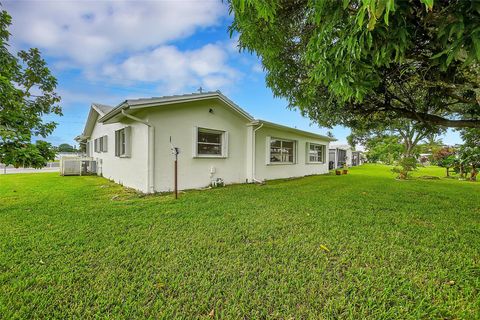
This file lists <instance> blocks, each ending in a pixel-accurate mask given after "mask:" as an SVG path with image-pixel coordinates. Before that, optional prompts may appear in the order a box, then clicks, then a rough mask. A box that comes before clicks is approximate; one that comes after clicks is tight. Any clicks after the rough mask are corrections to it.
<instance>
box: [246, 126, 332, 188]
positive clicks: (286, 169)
mask: <svg viewBox="0 0 480 320" xmlns="http://www.w3.org/2000/svg"><path fill="white" fill-rule="evenodd" d="M267 137H272V138H280V139H281V138H283V139H288V140H295V141H296V142H297V143H296V145H297V157H296V160H297V161H296V163H294V164H273V163H272V164H267V155H269V150H270V146H269V145H267ZM307 142H310V143H318V144H323V145H325V146H326V152H327V154H326V161H325V163H307V161H306V160H307V150H306V145H307ZM328 147H329V142H328V141H325V140H320V139H317V138H311V137H307V136H303V135H300V134H296V133H292V132H288V131H283V130H279V129H276V128H269V127H265V126H264V127H262V128H261V129H259V130H258V131H257V132H256V134H255V178H256V179H257V180H270V179H281V178H288V177H302V176H306V175H313V174H324V173H328Z"/></svg>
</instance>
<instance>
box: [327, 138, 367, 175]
mask: <svg viewBox="0 0 480 320" xmlns="http://www.w3.org/2000/svg"><path fill="white" fill-rule="evenodd" d="M364 161H365V160H364V157H363V153H362V152H361V151H355V150H354V149H353V148H352V147H351V146H350V145H347V144H344V145H331V146H330V150H329V151H328V163H329V169H330V170H332V169H337V168H341V167H343V166H344V165H347V166H348V167H352V166H358V165H361V164H363V162H364Z"/></svg>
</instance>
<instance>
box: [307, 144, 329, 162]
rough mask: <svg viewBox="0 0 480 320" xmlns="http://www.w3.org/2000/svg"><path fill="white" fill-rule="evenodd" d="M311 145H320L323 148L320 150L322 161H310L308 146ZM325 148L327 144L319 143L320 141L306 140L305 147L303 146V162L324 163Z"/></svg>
mask: <svg viewBox="0 0 480 320" xmlns="http://www.w3.org/2000/svg"><path fill="white" fill-rule="evenodd" d="M311 145H316V146H320V147H322V148H323V151H322V158H323V159H322V160H323V161H310V146H311ZM326 150H327V146H326V145H324V144H321V143H316V142H307V143H306V148H305V151H306V152H305V163H307V164H308V163H311V164H325V163H326V155H325V153H326Z"/></svg>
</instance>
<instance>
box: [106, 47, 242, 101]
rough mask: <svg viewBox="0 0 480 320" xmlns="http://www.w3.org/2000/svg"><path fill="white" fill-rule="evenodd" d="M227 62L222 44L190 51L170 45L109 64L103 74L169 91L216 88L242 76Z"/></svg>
mask: <svg viewBox="0 0 480 320" xmlns="http://www.w3.org/2000/svg"><path fill="white" fill-rule="evenodd" d="M227 62H228V52H227V50H226V49H225V48H224V47H223V46H222V45H221V44H207V45H205V46H203V47H201V48H199V49H196V50H190V51H180V50H178V48H176V47H175V46H168V45H167V46H160V47H158V48H156V49H154V50H152V51H148V52H146V53H141V54H137V55H132V56H130V57H129V58H127V59H126V60H124V61H122V62H120V63H119V64H113V63H111V64H107V65H105V66H104V67H103V70H102V71H101V76H103V77H106V78H108V79H111V80H112V81H114V82H120V83H125V82H127V83H128V82H145V83H159V84H160V87H161V88H162V89H163V91H166V93H180V92H182V90H185V88H187V87H193V86H202V87H204V88H205V89H207V90H217V89H222V88H225V87H228V86H229V85H231V84H232V82H233V81H235V80H236V79H238V78H239V77H240V76H241V74H240V73H239V72H238V71H236V70H235V69H233V68H231V67H230V66H229V65H228V63H227Z"/></svg>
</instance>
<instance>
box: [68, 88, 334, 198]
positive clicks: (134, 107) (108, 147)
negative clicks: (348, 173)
mask: <svg viewBox="0 0 480 320" xmlns="http://www.w3.org/2000/svg"><path fill="white" fill-rule="evenodd" d="M76 140H77V141H78V142H80V143H82V144H85V146H86V151H87V156H89V157H91V158H93V159H94V160H96V161H97V172H98V173H99V174H101V175H103V176H104V177H106V178H109V179H112V180H114V181H115V182H118V183H120V184H123V185H125V186H127V187H132V188H135V189H137V190H140V191H143V192H146V193H151V192H162V191H171V190H173V185H174V156H173V155H172V147H175V148H179V150H180V153H179V155H178V185H179V189H180V190H181V189H193V188H202V187H206V186H209V185H210V184H211V183H212V182H213V181H217V179H221V180H222V181H224V183H226V184H232V183H245V182H259V181H264V180H268V179H279V178H290V177H300V176H305V175H312V174H322V173H327V172H328V164H327V150H328V149H329V143H330V141H334V139H331V138H329V137H326V136H322V135H318V134H315V133H311V132H306V131H302V130H298V129H294V128H289V127H286V126H282V125H278V124H275V123H271V122H267V121H263V120H256V119H254V118H253V117H252V116H250V115H249V114H248V113H247V112H245V111H244V110H242V109H241V108H240V107H238V106H237V105H236V104H235V103H233V102H232V101H230V100H229V99H228V98H227V97H226V96H224V95H223V94H222V93H220V92H218V91H217V92H207V93H195V94H188V95H181V96H167V97H160V98H149V99H136V100H125V101H124V102H122V103H120V104H119V105H118V106H116V107H115V108H112V107H109V106H106V105H101V104H96V103H94V104H92V106H91V109H90V113H89V115H88V119H87V123H86V125H85V129H84V131H83V133H82V134H81V135H80V136H78V137H77V138H76Z"/></svg>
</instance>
